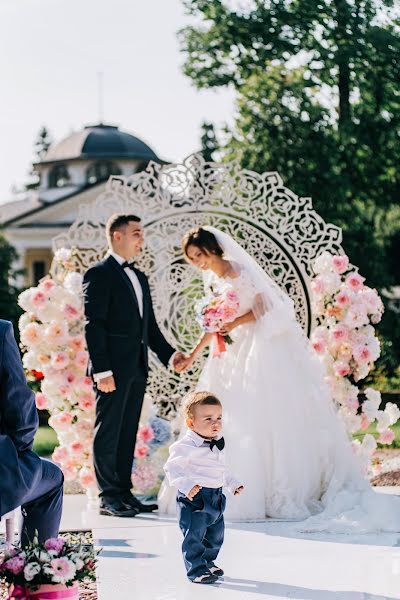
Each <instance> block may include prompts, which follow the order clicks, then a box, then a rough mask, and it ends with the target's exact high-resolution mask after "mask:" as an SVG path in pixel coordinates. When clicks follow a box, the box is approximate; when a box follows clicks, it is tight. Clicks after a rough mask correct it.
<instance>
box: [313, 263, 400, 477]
mask: <svg viewBox="0 0 400 600" xmlns="http://www.w3.org/2000/svg"><path fill="white" fill-rule="evenodd" d="M314 272H315V274H316V275H315V277H314V279H313V281H312V282H311V290H312V309H313V313H314V315H315V316H316V318H317V322H318V326H317V327H316V328H315V329H314V331H313V333H312V336H311V343H312V346H313V348H314V350H315V352H316V353H317V355H318V356H319V358H320V360H321V361H322V363H323V364H324V366H325V368H326V371H327V377H326V379H327V382H328V384H329V385H330V388H331V391H332V396H333V399H334V401H335V402H336V404H337V406H338V411H339V414H340V416H341V418H342V419H343V422H344V424H345V426H346V429H347V431H348V432H349V434H352V433H355V432H357V431H360V430H362V431H365V430H366V429H368V427H369V426H370V425H371V424H372V423H373V422H375V421H376V429H377V431H378V433H379V438H378V442H379V443H380V444H387V445H389V444H391V443H392V441H393V440H394V437H395V435H394V432H393V430H392V429H391V426H392V425H394V424H395V423H396V422H397V421H398V419H399V417H400V411H399V409H398V407H397V406H396V405H395V404H393V403H388V404H386V407H385V409H384V410H380V409H379V406H380V404H381V395H380V393H379V392H378V391H376V390H374V389H372V388H368V389H366V390H365V391H364V393H365V396H366V400H365V401H364V402H363V403H362V405H360V402H359V389H358V386H357V383H358V382H359V381H361V380H362V379H364V378H365V377H366V376H367V375H368V373H369V372H370V370H371V369H372V368H373V366H374V363H375V361H376V360H377V359H378V357H379V355H380V344H379V340H378V338H377V337H376V335H375V329H374V327H373V325H375V324H376V323H379V321H380V320H381V318H382V314H383V311H384V306H383V303H382V301H381V299H380V297H379V294H378V292H377V291H376V290H375V289H371V288H370V287H368V286H367V285H365V283H364V281H365V278H364V277H362V276H361V275H360V274H359V273H358V272H356V271H355V270H354V268H353V267H352V266H351V265H350V264H349V259H348V257H347V256H346V255H342V256H333V255H332V254H330V253H329V252H324V253H323V254H322V255H321V256H319V257H318V258H317V260H316V261H315V263H314ZM353 446H354V449H355V451H356V453H357V454H359V455H360V457H361V458H362V459H363V460H364V462H365V465H366V466H368V465H369V466H371V463H372V461H373V455H374V452H375V450H376V447H377V443H376V440H375V438H374V437H373V436H372V435H370V434H366V435H364V437H363V439H362V441H359V440H355V441H354V442H353Z"/></svg>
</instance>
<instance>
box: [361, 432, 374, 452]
mask: <svg viewBox="0 0 400 600" xmlns="http://www.w3.org/2000/svg"><path fill="white" fill-rule="evenodd" d="M362 447H363V449H364V450H365V451H366V452H368V453H369V454H372V453H373V452H374V451H375V450H376V448H377V443H376V439H375V438H374V436H373V435H371V434H370V433H367V435H365V436H364V439H363V441H362Z"/></svg>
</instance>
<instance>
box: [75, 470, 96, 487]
mask: <svg viewBox="0 0 400 600" xmlns="http://www.w3.org/2000/svg"><path fill="white" fill-rule="evenodd" d="M79 481H80V484H81V486H82V487H84V488H89V487H94V485H95V483H96V478H95V476H94V473H93V471H92V470H91V469H82V470H81V472H80V473H79Z"/></svg>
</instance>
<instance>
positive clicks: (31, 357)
mask: <svg viewBox="0 0 400 600" xmlns="http://www.w3.org/2000/svg"><path fill="white" fill-rule="evenodd" d="M22 364H23V365H24V367H25V369H27V370H28V371H30V370H31V369H35V370H36V371H39V370H40V365H39V359H38V355H37V353H36V352H34V351H33V350H30V351H29V352H25V354H24V356H23V358H22Z"/></svg>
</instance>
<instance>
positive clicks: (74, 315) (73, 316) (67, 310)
mask: <svg viewBox="0 0 400 600" xmlns="http://www.w3.org/2000/svg"><path fill="white" fill-rule="evenodd" d="M81 312H82V311H80V310H78V309H77V308H75V306H72V304H66V305H65V306H64V310H63V315H64V317H65V318H66V319H67V321H76V320H77V319H79V317H80V316H81Z"/></svg>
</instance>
